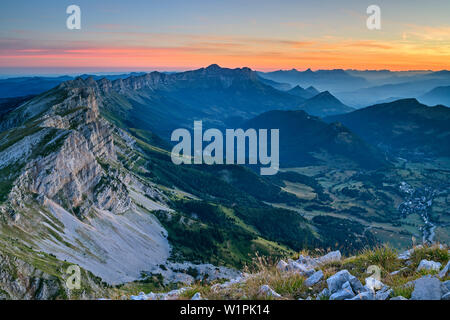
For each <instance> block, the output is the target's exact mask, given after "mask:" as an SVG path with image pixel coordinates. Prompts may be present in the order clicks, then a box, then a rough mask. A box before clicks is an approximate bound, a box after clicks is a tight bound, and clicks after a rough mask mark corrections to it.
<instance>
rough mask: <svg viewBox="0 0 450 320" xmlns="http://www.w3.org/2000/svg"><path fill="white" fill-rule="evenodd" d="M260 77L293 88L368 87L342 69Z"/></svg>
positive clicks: (309, 70)
mask: <svg viewBox="0 0 450 320" xmlns="http://www.w3.org/2000/svg"><path fill="white" fill-rule="evenodd" d="M260 75H261V77H264V78H266V79H270V80H273V81H277V82H286V83H289V84H291V85H293V86H295V85H299V86H302V87H306V86H311V85H312V86H315V87H317V88H319V89H320V90H330V91H333V92H334V91H345V90H355V89H358V88H363V87H365V86H367V85H368V82H367V80H366V79H364V78H362V77H356V76H352V75H350V74H348V73H347V72H345V71H344V70H342V69H335V70H318V71H312V70H311V69H307V70H306V71H298V70H296V69H292V70H278V71H273V72H267V73H260Z"/></svg>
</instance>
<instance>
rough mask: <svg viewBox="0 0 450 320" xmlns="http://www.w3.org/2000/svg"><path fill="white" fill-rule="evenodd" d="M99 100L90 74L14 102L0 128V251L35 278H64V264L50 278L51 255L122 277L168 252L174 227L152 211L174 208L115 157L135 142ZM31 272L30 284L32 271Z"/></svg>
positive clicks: (14, 293)
mask: <svg viewBox="0 0 450 320" xmlns="http://www.w3.org/2000/svg"><path fill="white" fill-rule="evenodd" d="M101 103H102V101H101V97H100V96H99V95H98V94H97V92H96V89H95V87H92V86H90V84H89V80H86V81H83V80H81V79H79V80H75V81H70V82H66V83H63V84H61V85H60V86H59V87H57V88H55V89H53V90H51V91H50V92H47V93H45V94H42V95H40V96H38V97H36V98H34V99H32V100H31V101H29V102H27V103H26V104H24V105H22V106H20V107H18V108H16V109H15V110H14V111H13V112H11V113H10V114H8V115H7V116H6V117H5V118H4V121H2V123H1V124H0V127H1V134H0V183H1V186H2V187H1V194H0V198H1V199H0V200H1V201H0V254H1V253H2V252H8V254H10V255H12V256H13V257H22V258H23V260H24V261H25V262H24V263H25V264H26V265H29V268H31V269H32V268H35V269H39V270H40V272H41V274H40V275H41V276H40V277H38V278H42V279H47V278H46V277H49V278H52V277H55V279H59V280H61V279H62V275H61V274H62V273H64V272H63V270H62V269H60V268H50V269H51V270H49V273H48V274H47V273H45V272H43V271H42V269H45V268H43V267H40V266H39V265H38V264H39V263H42V262H44V261H47V260H52V261H54V262H55V264H58V263H61V262H62V261H67V262H70V263H75V264H78V265H80V266H81V267H83V268H84V269H86V270H88V271H90V272H92V273H93V274H95V275H96V276H99V277H100V278H101V279H102V280H103V281H106V282H108V283H111V284H115V283H121V282H125V281H132V280H135V279H138V278H139V277H140V275H141V272H142V271H143V270H148V269H150V268H151V267H152V266H156V265H159V264H161V263H164V262H165V261H166V259H167V258H168V256H169V254H170V246H169V244H168V241H167V233H166V231H165V230H164V229H163V228H162V226H161V225H160V224H159V222H158V221H157V219H156V218H154V216H153V215H152V214H150V213H151V211H153V210H169V209H168V208H167V206H166V204H165V203H164V201H165V200H164V199H165V198H164V195H163V194H162V193H161V192H160V191H159V190H158V189H156V188H155V187H154V186H151V185H147V184H145V183H144V182H143V181H142V180H141V179H140V178H139V176H138V175H136V174H135V173H133V172H132V171H130V170H127V169H125V168H124V167H123V165H122V164H121V163H120V162H119V161H118V160H117V152H118V150H119V148H120V147H119V146H117V145H116V144H115V142H116V141H118V142H120V143H121V144H122V145H123V144H127V143H128V144H129V143H130V141H128V142H124V139H125V138H126V137H127V135H126V133H124V132H122V131H121V130H120V129H118V128H116V127H114V126H113V125H112V124H110V123H109V122H107V121H106V120H104V119H103V117H102V116H101V115H100V113H99V105H100V104H101ZM150 195H151V197H150ZM17 243H20V246H19V245H17ZM39 255H45V257H44V258H42V260H43V261H42V262H41V261H36V257H38V256H39ZM44 263H45V262H44ZM5 266H6V262H5V260H2V261H0V267H1V268H0V269H1V270H2V272H3V277H6V278H8V277H10V278H11V279H10V281H5V283H11V282H13V281H14V280H13V279H16V277H17V273H16V272H12V271H8V272H7V271H5V270H10V268H9V269H8V268H6V267H5ZM26 273H28V274H30V276H29V279H28V280H27V281H32V279H34V278H33V277H32V276H31V275H32V274H33V272H26ZM6 278H5V279H6ZM47 280H48V279H47ZM0 286H3V285H2V284H0ZM4 286H5V288H2V287H0V288H1V290H2V291H1V292H3V291H4V292H5V296H9V298H20V297H28V296H33V295H34V296H35V297H38V295H39V292H40V291H39V292H38V291H36V290H33V286H30V285H27V284H24V285H23V286H24V288H27V289H26V290H25V291H23V290H15V289H11V288H9V289H8V288H6V287H7V285H4ZM40 287H42V286H40ZM50 287H52V286H50ZM50 287H49V289H48V290H47V292H48V294H46V295H45V298H49V297H51V296H52V289H51V288H50ZM55 288H56V287H55ZM6 289H7V290H6ZM55 290H56V289H55ZM38 298H39V297H38Z"/></svg>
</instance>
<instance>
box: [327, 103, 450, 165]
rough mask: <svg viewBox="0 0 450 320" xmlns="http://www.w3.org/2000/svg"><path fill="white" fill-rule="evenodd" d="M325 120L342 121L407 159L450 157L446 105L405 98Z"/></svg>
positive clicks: (358, 132)
mask: <svg viewBox="0 0 450 320" xmlns="http://www.w3.org/2000/svg"><path fill="white" fill-rule="evenodd" d="M325 120H326V121H328V122H335V121H339V122H341V123H343V124H344V125H345V126H346V127H348V128H350V130H352V131H353V132H355V133H356V134H358V135H359V136H361V137H362V138H363V139H365V140H366V141H367V142H369V143H371V144H373V145H376V146H379V147H381V148H384V149H386V150H389V151H391V152H393V153H396V154H401V155H402V156H404V157H408V156H417V155H419V156H420V155H424V156H449V155H450V109H449V108H446V107H444V106H435V107H428V106H426V105H424V104H421V103H419V101H417V100H416V99H402V100H397V101H394V102H390V103H384V104H378V105H374V106H370V107H367V108H364V109H360V110H357V111H354V112H351V113H347V114H343V115H337V116H331V117H327V118H325Z"/></svg>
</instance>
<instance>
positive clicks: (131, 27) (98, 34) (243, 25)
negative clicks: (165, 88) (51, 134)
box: [0, 1, 450, 71]
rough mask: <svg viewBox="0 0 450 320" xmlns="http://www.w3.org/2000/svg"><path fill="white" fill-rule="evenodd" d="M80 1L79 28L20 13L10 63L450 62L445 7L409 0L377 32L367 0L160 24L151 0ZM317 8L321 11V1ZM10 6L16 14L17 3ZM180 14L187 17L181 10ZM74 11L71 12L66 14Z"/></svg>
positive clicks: (200, 15)
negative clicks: (420, 15)
mask: <svg viewBox="0 0 450 320" xmlns="http://www.w3.org/2000/svg"><path fill="white" fill-rule="evenodd" d="M19 2H21V1H19ZM43 2H49V3H50V2H51V1H43ZM100 2H102V3H103V1H100ZM129 2H130V4H132V3H133V2H134V1H129ZM175 2H176V1H175ZM249 2H252V1H249ZM263 2H264V1H263ZM80 3H81V4H80V5H81V8H82V10H83V11H82V12H83V17H84V18H85V19H86V21H85V22H84V24H83V26H84V27H82V30H79V31H68V30H65V29H64V28H63V27H64V25H63V24H62V27H61V26H60V25H59V24H58V28H55V29H54V30H53V29H52V28H51V26H52V25H57V24H56V23H54V22H53V21H51V19H52V18H51V16H49V17H48V19H50V20H49V21H47V22H46V23H44V24H43V25H42V28H35V27H34V25H33V27H30V24H32V23H33V20H30V21H28V23H27V24H22V25H21V24H20V23H19V22H13V21H14V20H13V19H12V20H11V21H10V23H4V22H2V26H1V27H2V29H1V31H0V68H8V69H14V68H41V69H42V68H44V69H45V68H49V69H50V68H51V69H52V70H54V69H55V68H60V69H61V70H64V68H71V69H73V68H79V69H80V70H81V69H83V68H94V69H95V68H98V70H111V71H114V70H116V69H117V70H153V69H164V70H184V69H189V68H195V67H202V66H205V65H208V64H211V63H219V64H220V65H222V66H225V67H241V66H248V67H251V68H254V69H260V70H273V69H290V68H297V69H306V68H312V69H329V68H344V69H346V68H353V69H393V70H409V69H434V70H441V69H450V25H449V24H447V23H446V21H440V20H439V19H438V18H439V17H440V13H436V17H437V18H436V19H435V21H434V22H433V25H426V24H420V23H419V22H421V21H417V19H415V20H416V21H410V20H409V19H407V17H405V10H408V7H406V9H404V11H403V12H401V15H399V16H398V19H393V17H395V15H393V12H391V11H389V8H390V10H392V11H393V9H394V7H392V6H391V7H389V6H388V5H386V6H385V7H384V9H383V6H382V12H385V14H384V15H383V17H385V19H384V21H383V22H384V23H383V27H382V30H380V31H368V30H367V29H365V28H364V26H365V21H364V17H365V15H364V14H365V11H364V10H363V11H361V14H360V15H358V14H356V13H355V12H358V11H357V9H358V8H364V6H361V5H359V6H357V5H355V6H349V5H347V6H346V7H343V8H342V10H341V11H338V13H339V14H340V15H339V16H337V17H334V18H333V17H330V16H329V13H327V14H326V15H325V16H324V17H323V19H319V17H317V18H316V19H311V18H302V19H300V18H299V21H297V22H296V21H295V19H294V20H293V19H292V17H291V16H290V15H289V13H288V11H283V12H285V17H283V16H279V15H278V14H277V15H275V13H274V15H273V16H271V15H270V12H269V11H270V8H267V10H268V11H267V12H266V11H264V8H259V9H258V10H257V11H255V12H253V13H254V15H253V17H252V10H249V9H248V10H249V12H247V13H248V15H244V13H245V12H243V10H244V11H245V10H247V9H246V8H245V7H244V8H242V7H239V6H236V7H235V9H236V10H238V9H239V10H240V12H239V14H236V15H235V16H233V14H232V9H233V7H231V5H232V4H231V5H230V7H226V8H227V11H226V12H228V14H227V15H226V16H225V17H224V16H218V17H217V21H216V22H214V19H213V18H214V16H215V15H217V12H215V11H214V9H215V7H214V6H213V5H211V4H209V5H205V7H204V10H205V11H204V12H192V11H187V12H186V15H185V17H186V19H184V20H183V19H181V20H180V21H174V18H173V17H171V12H170V11H168V12H166V13H165V17H166V19H161V17H159V16H157V22H158V24H156V22H155V21H154V20H152V21H144V20H140V19H138V18H139V16H140V14H139V13H138V12H137V11H135V10H137V9H138V7H143V6H144V2H141V1H136V4H139V5H136V8H133V6H132V5H130V6H129V8H127V9H126V10H125V9H124V10H123V11H122V13H123V14H122V15H121V10H118V11H117V12H115V11H111V12H112V13H110V16H109V18H110V20H111V21H109V19H108V15H104V16H102V18H101V19H98V20H99V21H97V20H95V19H94V20H93V19H92V17H94V12H95V8H93V7H91V6H89V5H87V4H86V5H84V6H83V3H84V2H83V1H80ZM196 3H197V5H198V1H196ZM326 3H328V2H327V1H325V3H324V6H325V4H326ZM343 3H352V1H343ZM405 3H406V2H405ZM154 5H155V6H157V5H158V4H157V3H155V4H154ZM331 5H332V4H331V2H330V6H331ZM443 5H444V4H443ZM145 6H146V5H145ZM280 6H282V4H281V3H280ZM292 6H294V5H293V3H292V2H291V1H286V4H285V7H286V8H289V7H292ZM310 6H311V5H310ZM333 6H335V4H333ZM415 6H416V7H414V8H412V7H410V8H409V9H410V10H412V12H413V13H414V14H417V11H418V10H420V6H422V5H419V4H417V5H415ZM60 7H61V8H62V7H63V6H60ZM200 7H201V6H200ZM294 7H297V5H295V6H294ZM447 7H448V5H447ZM117 8H120V7H117ZM286 8H285V9H286ZM308 8H309V7H308ZM112 9H114V8H112ZM17 10H19V8H17ZM97 10H98V8H97ZM190 10H192V8H191V9H190ZM309 10H310V11H311V14H312V13H313V12H314V13H315V14H316V16H317V9H315V8H310V9H309ZM7 11H8V12H9V13H10V14H9V15H10V18H14V17H13V16H12V15H13V13H14V12H15V11H14V4H10V5H9V7H8V10H7ZM304 11H305V10H304V9H303V11H302V12H304ZM299 12H300V11H299ZM47 14H48V13H47ZM427 14H430V13H427ZM173 15H174V16H178V17H182V16H183V15H182V14H181V13H180V12H178V11H177V12H174V13H173ZM11 16H12V17H11ZM117 17H122V18H120V19H118V18H117ZM343 17H344V18H345V17H346V18H347V20H348V21H345V19H344V18H343ZM2 18H3V17H2ZM22 18H23V17H22ZM25 18H26V15H25ZM64 18H65V15H64V11H63V13H62V15H60V17H58V20H62V21H64ZM331 18H333V19H332V20H330V19H331ZM54 19H56V17H55V18H54ZM333 24H334V25H335V28H333Z"/></svg>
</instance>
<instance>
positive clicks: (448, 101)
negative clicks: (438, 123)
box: [419, 86, 450, 107]
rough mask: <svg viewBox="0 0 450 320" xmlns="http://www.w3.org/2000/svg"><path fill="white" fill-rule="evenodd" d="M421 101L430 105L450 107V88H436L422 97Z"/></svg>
mask: <svg viewBox="0 0 450 320" xmlns="http://www.w3.org/2000/svg"><path fill="white" fill-rule="evenodd" d="M419 100H420V101H421V102H423V103H426V104H428V105H437V104H443V105H445V106H447V107H450V86H446V87H437V88H434V89H433V90H431V91H429V92H427V93H426V94H424V95H423V96H421V97H420V98H419Z"/></svg>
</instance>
